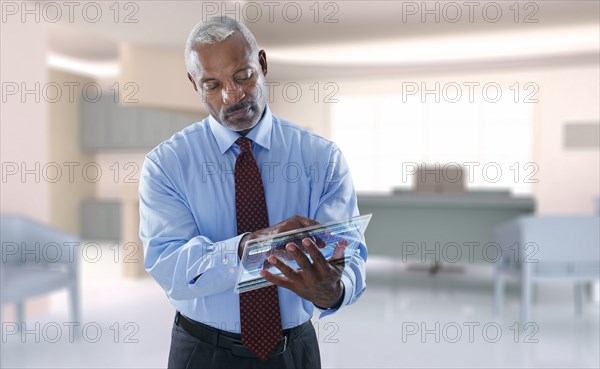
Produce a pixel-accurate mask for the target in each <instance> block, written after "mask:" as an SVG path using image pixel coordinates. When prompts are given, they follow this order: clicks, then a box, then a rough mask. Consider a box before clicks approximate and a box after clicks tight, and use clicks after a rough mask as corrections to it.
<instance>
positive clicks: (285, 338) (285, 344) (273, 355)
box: [269, 336, 288, 359]
mask: <svg viewBox="0 0 600 369" xmlns="http://www.w3.org/2000/svg"><path fill="white" fill-rule="evenodd" d="M280 342H281V340H280ZM287 344H288V336H283V349H281V351H279V352H277V353H276V354H272V355H271V356H269V359H270V358H272V357H275V356H277V355H281V354H283V353H284V352H285V350H287ZM278 346H279V345H278Z"/></svg>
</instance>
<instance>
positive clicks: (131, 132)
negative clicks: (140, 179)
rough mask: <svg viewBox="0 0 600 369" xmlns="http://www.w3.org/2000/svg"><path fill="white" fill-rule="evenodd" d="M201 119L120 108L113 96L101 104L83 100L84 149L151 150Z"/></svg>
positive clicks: (81, 140)
mask: <svg viewBox="0 0 600 369" xmlns="http://www.w3.org/2000/svg"><path fill="white" fill-rule="evenodd" d="M200 118H201V115H200V114H191V113H183V112H175V111H169V110H160V109H151V108H146V107H139V106H126V105H123V104H118V103H115V99H114V96H111V95H107V96H103V97H102V98H101V99H100V100H99V101H97V102H88V101H85V100H81V101H80V126H81V130H80V132H81V137H80V142H81V147H82V149H84V150H93V151H97V150H121V149H143V150H150V149H152V148H153V147H155V146H156V145H158V144H159V143H161V142H162V141H164V140H166V139H168V138H169V137H171V136H172V135H173V134H174V133H176V132H178V131H180V130H182V129H183V128H185V127H187V126H189V125H190V124H193V123H194V122H198V121H200Z"/></svg>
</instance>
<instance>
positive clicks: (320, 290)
mask: <svg viewBox="0 0 600 369" xmlns="http://www.w3.org/2000/svg"><path fill="white" fill-rule="evenodd" d="M302 245H303V246H304V248H305V249H306V250H307V251H308V254H309V255H310V257H311V259H312V260H313V262H312V263H311V262H310V260H309V259H308V257H307V256H306V255H305V254H304V253H303V252H302V251H301V250H300V249H299V248H298V246H296V245H295V244H293V243H288V244H287V245H286V249H287V251H288V252H290V253H291V254H292V256H293V257H294V259H295V260H296V263H298V265H299V266H300V268H301V270H295V269H294V268H292V267H290V266H289V265H287V264H286V263H284V262H283V261H281V260H280V259H279V258H277V257H276V256H274V255H271V256H269V259H268V261H269V263H271V264H272V265H273V266H275V267H276V268H277V269H279V270H280V271H281V272H282V273H283V275H284V276H285V277H284V276H277V275H274V274H272V273H269V272H267V271H266V270H264V269H263V270H262V271H261V272H260V275H261V276H262V277H263V278H265V279H266V280H267V281H269V282H271V283H273V284H275V285H277V286H281V287H285V288H287V289H289V290H291V291H293V292H295V293H296V294H297V295H298V296H300V297H302V298H304V299H306V300H309V301H311V302H312V303H313V304H315V305H316V306H318V307H320V308H324V309H326V308H330V307H332V306H333V305H335V303H336V302H338V301H339V300H340V299H341V298H342V294H343V293H344V288H343V286H342V280H341V278H342V271H343V270H344V249H345V248H346V246H347V245H348V243H347V242H339V243H338V244H337V245H336V246H335V249H334V251H333V255H332V256H331V258H330V259H329V260H327V259H325V257H324V256H323V254H321V252H320V251H319V249H318V248H317V245H315V243H314V242H313V241H312V240H311V239H310V238H305V239H303V240H302Z"/></svg>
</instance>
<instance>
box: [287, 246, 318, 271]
mask: <svg viewBox="0 0 600 369" xmlns="http://www.w3.org/2000/svg"><path fill="white" fill-rule="evenodd" d="M286 248H287V250H288V251H289V252H290V253H291V254H292V256H293V257H294V260H296V263H298V266H300V268H302V270H311V269H312V268H313V266H312V264H311V263H310V260H308V258H307V257H306V255H304V253H303V252H302V250H300V249H299V248H298V246H296V245H295V244H293V243H288V244H287V246H286Z"/></svg>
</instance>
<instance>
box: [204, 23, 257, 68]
mask: <svg viewBox="0 0 600 369" xmlns="http://www.w3.org/2000/svg"><path fill="white" fill-rule="evenodd" d="M194 51H195V54H196V63H197V66H198V70H199V71H200V78H207V77H215V78H216V77H217V76H219V75H230V74H232V73H235V71H236V70H237V69H239V68H242V67H245V66H247V65H249V64H252V63H253V62H254V59H255V58H254V56H253V55H252V50H251V48H250V45H249V44H248V42H247V41H246V39H244V37H243V36H242V34H241V33H239V32H235V33H234V34H233V35H231V36H229V37H228V38H227V39H225V40H223V41H221V42H217V43H214V44H210V45H197V46H195V47H194Z"/></svg>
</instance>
